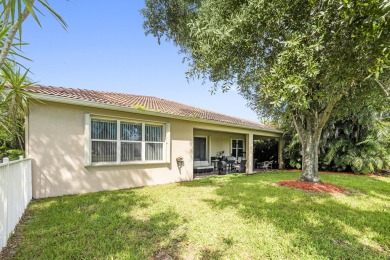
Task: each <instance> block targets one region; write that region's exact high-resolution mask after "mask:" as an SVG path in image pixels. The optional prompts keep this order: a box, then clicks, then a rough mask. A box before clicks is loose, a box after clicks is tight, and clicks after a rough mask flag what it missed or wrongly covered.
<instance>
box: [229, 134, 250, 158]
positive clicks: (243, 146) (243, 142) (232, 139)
mask: <svg viewBox="0 0 390 260" xmlns="http://www.w3.org/2000/svg"><path fill="white" fill-rule="evenodd" d="M233 141H236V142H237V143H238V141H242V151H243V153H245V151H246V150H245V139H241V138H230V154H232V152H233ZM235 149H236V155H237V157H238V154H237V149H238V148H237V147H236V148H235Z"/></svg>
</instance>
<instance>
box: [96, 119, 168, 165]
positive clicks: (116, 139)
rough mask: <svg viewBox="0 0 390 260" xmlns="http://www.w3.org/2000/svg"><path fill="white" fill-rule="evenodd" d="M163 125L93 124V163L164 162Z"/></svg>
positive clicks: (99, 121) (120, 122)
mask: <svg viewBox="0 0 390 260" xmlns="http://www.w3.org/2000/svg"><path fill="white" fill-rule="evenodd" d="M164 140H165V131H164V126H163V125H157V124H156V125H154V124H145V123H138V122H124V121H120V120H112V121H110V120H101V119H92V120H91V157H92V158H91V160H92V163H101V162H102V163H104V162H107V163H109V162H116V163H126V162H137V161H141V162H142V161H163V160H164V151H165V144H164Z"/></svg>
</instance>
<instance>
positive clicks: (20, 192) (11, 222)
mask: <svg viewBox="0 0 390 260" xmlns="http://www.w3.org/2000/svg"><path fill="white" fill-rule="evenodd" d="M31 198H32V184H31V160H30V159H22V158H21V159H20V160H17V161H12V162H8V159H7V158H4V159H3V163H0V250H1V249H2V248H3V247H4V246H6V244H7V240H8V238H9V236H10V234H11V233H12V232H13V231H14V229H15V227H16V225H17V224H18V222H19V220H20V218H21V217H22V215H23V212H24V210H25V209H26V207H27V205H28V203H29V202H30V200H31Z"/></svg>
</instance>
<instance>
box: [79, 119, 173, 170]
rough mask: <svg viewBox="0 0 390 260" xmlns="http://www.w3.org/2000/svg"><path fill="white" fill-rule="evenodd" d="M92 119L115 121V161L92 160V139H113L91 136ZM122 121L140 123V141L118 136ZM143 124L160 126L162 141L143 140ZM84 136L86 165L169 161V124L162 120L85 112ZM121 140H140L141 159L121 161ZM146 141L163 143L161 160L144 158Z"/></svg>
mask: <svg viewBox="0 0 390 260" xmlns="http://www.w3.org/2000/svg"><path fill="white" fill-rule="evenodd" d="M92 120H102V121H116V124H117V129H116V130H117V138H116V140H115V142H116V143H117V146H116V149H117V150H116V161H115V162H92V152H91V151H92V141H109V142H113V140H100V139H93V140H92V138H91V122H92ZM121 122H124V123H135V124H141V125H142V141H129V140H121V136H120V131H121V130H120V128H121V127H120V124H121ZM145 125H156V126H162V128H163V137H164V138H163V139H164V140H163V141H162V142H152V141H146V140H145ZM84 136H85V151H84V153H85V158H84V161H85V165H86V166H107V165H129V164H161V163H170V162H171V155H170V136H171V133H170V124H169V123H163V122H155V121H148V120H139V119H130V118H118V117H109V116H102V115H93V114H85V127H84ZM121 142H134V143H139V142H141V157H142V158H141V160H138V161H127V162H121ZM146 143H162V144H163V158H162V160H149V161H147V160H146V159H145V153H146V152H145V151H146V150H145V146H146V145H145V144H146Z"/></svg>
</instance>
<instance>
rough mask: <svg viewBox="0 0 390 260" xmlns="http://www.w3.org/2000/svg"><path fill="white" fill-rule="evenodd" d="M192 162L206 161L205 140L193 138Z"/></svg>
mask: <svg viewBox="0 0 390 260" xmlns="http://www.w3.org/2000/svg"><path fill="white" fill-rule="evenodd" d="M194 160H199V161H208V160H207V138H206V137H194Z"/></svg>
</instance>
